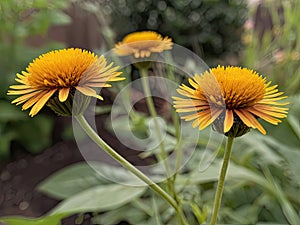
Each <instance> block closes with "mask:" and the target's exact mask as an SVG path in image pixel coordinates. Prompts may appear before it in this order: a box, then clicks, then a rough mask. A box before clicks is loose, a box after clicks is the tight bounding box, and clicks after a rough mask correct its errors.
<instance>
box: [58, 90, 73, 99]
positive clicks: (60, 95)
mask: <svg viewBox="0 0 300 225" xmlns="http://www.w3.org/2000/svg"><path fill="white" fill-rule="evenodd" d="M69 92H70V88H62V89H60V90H59V92H58V99H59V101H60V102H64V101H66V100H67V98H68V96H69Z"/></svg>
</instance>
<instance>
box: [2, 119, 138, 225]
mask: <svg viewBox="0 0 300 225" xmlns="http://www.w3.org/2000/svg"><path fill="white" fill-rule="evenodd" d="M104 120H105V116H100V117H99V118H97V124H104V122H103V121H104ZM68 123H70V119H68V118H66V119H64V118H59V119H58V120H57V124H58V127H56V129H55V130H61V129H60V128H59V126H61V125H66V124H68ZM99 133H100V135H101V137H102V138H103V139H104V140H106V141H107V142H108V144H110V145H111V146H113V147H114V148H116V149H118V150H119V151H120V153H121V154H122V155H124V156H125V157H126V158H127V159H128V160H129V161H132V162H137V161H138V160H140V159H139V158H138V157H137V156H136V153H135V151H132V150H129V149H125V148H124V147H123V146H122V145H121V144H120V143H118V142H117V141H116V139H115V138H114V137H113V136H112V135H111V134H110V133H109V132H108V131H106V130H105V129H100V132H99ZM56 135H57V133H56ZM80 161H84V159H83V157H82V155H81V153H80V151H79V150H78V148H77V146H76V143H75V141H59V142H58V143H56V144H55V145H54V146H53V147H51V148H48V149H46V150H45V151H43V152H42V153H41V154H38V155H32V154H29V153H27V152H25V151H21V150H19V151H18V150H17V151H14V152H13V155H12V157H11V159H10V161H8V162H5V163H2V164H1V165H0V217H2V216H11V215H17V216H26V217H39V216H42V215H43V214H45V213H46V212H48V211H49V210H50V209H52V208H53V207H54V206H55V205H56V204H58V203H59V201H57V200H55V199H53V198H51V197H48V196H46V195H45V194H43V193H40V192H38V191H37V190H36V187H37V185H38V184H39V183H40V182H41V181H43V180H45V179H46V178H47V177H48V176H50V175H51V174H53V173H54V172H56V171H59V170H60V169H62V168H64V167H66V166H68V165H71V164H74V163H77V162H80ZM75 218H76V217H75V216H73V217H70V218H67V219H65V220H64V221H63V223H62V224H63V225H73V224H75ZM83 224H84V225H88V224H91V223H90V216H89V215H86V216H85V222H84V223H83Z"/></svg>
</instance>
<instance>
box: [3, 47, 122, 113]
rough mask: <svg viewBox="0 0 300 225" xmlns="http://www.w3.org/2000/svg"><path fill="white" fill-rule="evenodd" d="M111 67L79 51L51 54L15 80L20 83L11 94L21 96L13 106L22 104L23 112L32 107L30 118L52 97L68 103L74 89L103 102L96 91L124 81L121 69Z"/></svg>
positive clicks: (64, 50) (69, 50)
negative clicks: (114, 82) (112, 83)
mask: <svg viewBox="0 0 300 225" xmlns="http://www.w3.org/2000/svg"><path fill="white" fill-rule="evenodd" d="M112 65H113V63H111V64H109V65H107V62H106V59H105V58H104V56H101V57H100V58H98V56H97V55H95V54H94V53H92V52H89V51H87V50H82V49H79V48H75V49H74V48H69V49H62V50H55V51H51V52H48V53H46V54H43V55H41V56H39V57H38V58H36V59H34V60H33V62H31V63H30V64H29V66H28V67H27V68H26V71H22V73H21V74H19V73H18V74H17V78H16V79H15V80H16V81H17V82H18V83H20V84H17V85H12V86H10V90H9V91H8V95H21V96H20V97H18V98H17V99H15V100H13V101H12V103H16V105H19V104H23V106H22V110H26V109H28V108H30V107H32V108H31V111H30V113H29V115H30V116H34V115H36V114H37V113H38V112H39V111H40V110H41V108H42V107H43V106H44V105H45V104H46V103H47V102H48V100H49V99H50V98H51V97H52V96H55V95H58V100H59V101H60V102H65V101H66V100H67V99H68V96H69V95H70V93H72V94H74V92H75V90H78V91H79V92H81V93H82V94H83V95H85V96H92V97H96V98H98V99H102V97H101V96H100V95H98V94H97V93H96V90H95V89H94V88H100V87H110V86H111V85H110V84H108V83H107V82H110V81H119V80H123V78H121V77H119V75H120V74H121V72H117V69H118V67H112Z"/></svg>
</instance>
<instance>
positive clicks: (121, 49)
mask: <svg viewBox="0 0 300 225" xmlns="http://www.w3.org/2000/svg"><path fill="white" fill-rule="evenodd" d="M172 45H173V43H172V39H171V38H169V37H164V38H163V37H162V36H161V35H160V34H158V33H156V32H154V31H141V32H134V33H131V34H128V35H127V36H125V38H124V39H123V40H122V41H121V42H119V43H117V44H116V46H115V52H116V53H117V54H118V55H119V56H127V55H133V56H134V58H145V57H150V55H151V54H152V53H158V52H163V51H165V50H169V49H172Z"/></svg>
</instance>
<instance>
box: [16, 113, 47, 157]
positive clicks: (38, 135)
mask: <svg viewBox="0 0 300 225" xmlns="http://www.w3.org/2000/svg"><path fill="white" fill-rule="evenodd" d="M52 127H53V121H52V119H51V118H49V117H47V116H43V115H38V116H36V117H35V118H34V119H31V120H26V121H24V122H22V124H18V128H17V133H18V135H17V137H18V141H20V142H21V143H22V145H23V146H25V148H26V149H27V150H28V151H30V152H32V153H38V152H40V151H41V150H43V149H44V148H46V147H48V146H50V144H51V132H52Z"/></svg>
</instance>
